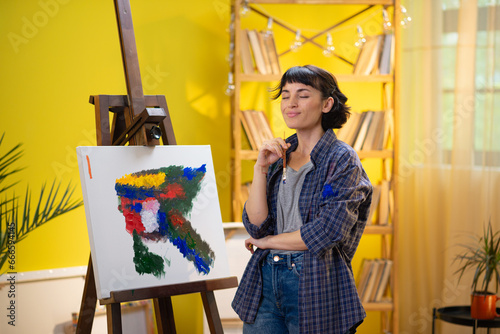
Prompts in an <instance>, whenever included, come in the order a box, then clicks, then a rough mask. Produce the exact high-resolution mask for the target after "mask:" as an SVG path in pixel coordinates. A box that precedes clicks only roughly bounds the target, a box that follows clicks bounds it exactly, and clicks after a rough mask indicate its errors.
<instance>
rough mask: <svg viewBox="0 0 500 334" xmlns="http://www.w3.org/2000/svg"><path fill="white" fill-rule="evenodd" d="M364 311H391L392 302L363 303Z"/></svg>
mask: <svg viewBox="0 0 500 334" xmlns="http://www.w3.org/2000/svg"><path fill="white" fill-rule="evenodd" d="M363 307H364V308H365V311H392V310H393V309H394V304H393V303H391V302H380V303H363Z"/></svg>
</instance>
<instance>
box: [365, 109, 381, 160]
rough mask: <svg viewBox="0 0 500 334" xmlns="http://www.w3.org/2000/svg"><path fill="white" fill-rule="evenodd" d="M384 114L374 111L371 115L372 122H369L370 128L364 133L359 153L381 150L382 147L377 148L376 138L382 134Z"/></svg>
mask: <svg viewBox="0 0 500 334" xmlns="http://www.w3.org/2000/svg"><path fill="white" fill-rule="evenodd" d="M383 122H384V112H383V111H374V112H373V115H372V120H371V122H370V126H369V128H368V131H367V133H366V137H365V140H364V141H363V146H362V147H361V151H371V150H381V149H382V147H379V145H378V143H377V142H376V140H377V136H379V137H380V136H383V133H384V123H383Z"/></svg>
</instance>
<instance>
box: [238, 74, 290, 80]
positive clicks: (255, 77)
mask: <svg viewBox="0 0 500 334" xmlns="http://www.w3.org/2000/svg"><path fill="white" fill-rule="evenodd" d="M239 78H240V81H260V82H266V81H280V80H281V74H258V73H254V74H244V73H241V75H240V76H239Z"/></svg>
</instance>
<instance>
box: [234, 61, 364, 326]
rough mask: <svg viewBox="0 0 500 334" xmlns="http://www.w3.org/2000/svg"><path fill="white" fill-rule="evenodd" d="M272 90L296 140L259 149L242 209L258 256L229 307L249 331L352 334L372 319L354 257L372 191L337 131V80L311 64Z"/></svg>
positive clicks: (249, 243) (341, 102)
mask: <svg viewBox="0 0 500 334" xmlns="http://www.w3.org/2000/svg"><path fill="white" fill-rule="evenodd" d="M275 92H276V94H275V96H274V97H273V98H274V99H277V98H279V97H280V96H281V112H282V114H283V118H284V120H285V123H286V125H287V126H288V127H289V128H291V129H295V130H296V134H294V135H293V136H291V137H289V138H287V139H286V141H285V140H283V139H282V138H275V139H272V140H269V141H266V142H264V143H263V144H262V146H261V147H260V148H259V154H258V158H257V161H256V163H255V166H254V178H253V181H252V186H251V189H250V194H249V198H248V200H247V202H246V204H245V208H244V210H243V223H244V225H245V227H246V229H247V231H248V233H249V234H250V236H251V238H249V239H248V240H246V241H245V246H246V247H247V248H248V249H249V250H250V251H251V252H252V254H253V255H252V257H251V259H250V261H249V262H248V265H247V268H246V270H245V273H244V275H243V277H242V280H241V282H240V285H239V287H238V290H237V292H236V295H235V298H234V300H233V303H232V306H233V308H234V310H235V311H236V313H238V315H239V316H240V318H241V319H242V320H243V321H244V325H243V333H258V334H265V333H272V334H279V333H303V334H305V333H321V334H325V333H339V334H343V333H355V332H356V327H357V326H358V325H359V324H360V323H361V322H362V321H363V319H364V317H365V316H366V314H365V312H364V309H363V307H362V305H361V301H360V300H359V297H358V294H357V290H356V286H355V283H354V278H353V275H352V267H351V259H352V257H353V255H354V252H355V251H356V248H357V246H358V243H359V239H360V238H361V235H362V233H363V230H364V228H365V224H366V220H367V217H368V210H369V207H370V202H371V193H372V186H371V183H370V181H369V179H368V177H367V176H366V173H365V171H364V170H363V167H362V165H361V163H360V161H359V158H358V156H357V154H356V152H355V151H354V150H353V149H352V148H351V147H350V146H348V145H347V144H345V143H343V142H341V141H339V140H337V138H336V136H335V134H334V132H333V131H332V128H340V127H341V126H342V125H343V124H344V123H345V122H346V121H347V118H348V115H349V107H347V106H346V105H345V102H346V101H347V98H346V97H345V95H344V94H342V92H341V91H340V90H339V88H338V86H337V82H336V80H335V78H334V77H333V75H331V74H330V73H329V72H327V71H325V70H323V69H320V68H318V67H315V66H311V65H307V66H297V67H292V68H290V69H289V70H288V71H286V73H285V74H284V75H283V77H282V78H281V82H280V84H279V85H278V86H277V87H276V89H275ZM285 155H286V157H285ZM284 158H286V160H285V161H286V165H285V166H283V159H284ZM284 167H286V169H285V168H284ZM284 170H286V172H285V173H286V174H285V175H286V176H284V174H283V171H284ZM254 246H255V247H256V249H255V251H254Z"/></svg>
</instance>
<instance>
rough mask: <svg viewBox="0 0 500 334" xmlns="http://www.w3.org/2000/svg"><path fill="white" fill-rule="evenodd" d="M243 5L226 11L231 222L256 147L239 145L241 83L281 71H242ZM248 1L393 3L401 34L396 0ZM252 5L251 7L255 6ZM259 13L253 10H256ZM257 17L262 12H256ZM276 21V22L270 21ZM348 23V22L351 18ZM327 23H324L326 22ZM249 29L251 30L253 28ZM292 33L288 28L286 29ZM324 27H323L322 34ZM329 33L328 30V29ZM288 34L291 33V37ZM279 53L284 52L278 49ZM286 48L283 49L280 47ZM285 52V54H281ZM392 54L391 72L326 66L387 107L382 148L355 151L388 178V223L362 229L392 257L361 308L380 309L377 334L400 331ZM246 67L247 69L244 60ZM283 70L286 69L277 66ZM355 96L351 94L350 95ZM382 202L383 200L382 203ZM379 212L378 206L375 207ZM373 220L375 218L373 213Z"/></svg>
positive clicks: (271, 79) (274, 0)
mask: <svg viewBox="0 0 500 334" xmlns="http://www.w3.org/2000/svg"><path fill="white" fill-rule="evenodd" d="M242 4H243V1H242V0H231V11H232V18H233V22H232V26H233V27H234V29H233V30H232V31H231V43H232V44H233V45H234V61H233V64H232V73H233V78H234V85H235V91H234V94H233V95H232V96H231V115H232V135H233V136H232V149H231V159H232V168H233V169H232V220H233V221H241V212H242V208H243V204H244V203H242V201H243V200H244V198H245V197H244V196H242V194H243V192H244V190H242V177H241V169H242V162H243V161H254V160H256V159H257V155H258V151H257V150H252V149H243V148H242V138H243V137H245V132H244V130H243V128H242V124H241V118H240V117H242V116H241V112H240V111H241V109H240V98H241V87H242V84H246V83H252V82H255V83H263V82H267V83H269V87H273V86H275V85H276V84H277V83H278V81H279V80H280V79H281V74H260V73H257V71H256V72H255V73H248V70H247V71H246V72H247V73H244V71H243V68H242V54H241V45H240V43H241V35H240V31H241V30H242V29H241V27H242V25H241V19H242V18H241V17H240V9H241V6H242ZM248 4H249V5H250V7H251V6H252V5H254V4H259V5H263V6H262V7H265V5H266V4H279V5H283V6H286V5H332V6H349V5H366V6H367V7H365V8H368V7H370V6H377V5H378V6H385V7H388V6H389V7H393V8H394V10H392V11H391V13H392V17H391V22H393V23H394V24H393V34H394V35H393V37H392V39H393V40H394V47H395V48H396V46H397V45H398V44H399V38H400V29H401V28H400V26H399V25H398V24H395V23H396V22H399V21H400V17H399V16H400V15H401V14H400V12H399V8H400V6H399V4H400V0H352V1H351V0H249V1H248ZM254 9H255V8H254ZM256 13H258V11H256ZM261 15H262V13H261ZM277 23H278V24H280V25H281V23H279V22H276V21H275V24H277ZM351 23H352V22H351ZM327 25H328V24H327ZM281 27H283V26H281ZM252 29H253V28H252ZM288 30H289V31H290V32H291V33H293V30H292V29H288ZM327 31H328V30H325V32H324V34H326V32H327ZM319 35H321V34H318V35H316V36H315V37H313V38H311V40H309V41H308V42H311V43H312V44H316V46H318V43H316V42H315V41H314V38H316V37H318V36H319ZM332 35H333V32H332ZM290 38H293V35H290ZM396 50H397V49H396ZM278 51H283V50H278ZM285 51H286V50H285ZM285 53H286V52H285ZM394 54H395V57H394V59H393V67H392V71H391V72H390V73H391V74H385V75H379V74H370V75H354V74H351V73H340V74H339V73H336V71H335V69H330V68H327V70H330V71H331V72H332V73H333V74H334V75H335V77H336V79H337V81H338V82H339V83H340V84H342V83H344V82H352V83H358V82H359V83H370V84H373V85H379V86H380V87H382V89H381V90H380V91H381V96H382V100H383V101H384V110H385V111H386V115H387V113H388V111H389V110H391V112H390V113H389V114H390V117H389V118H388V119H387V120H386V121H387V122H390V124H391V126H390V130H389V131H390V136H389V139H387V142H385V143H384V148H383V149H377V150H359V151H357V153H358V156H359V158H360V159H361V160H362V161H364V160H365V159H378V160H380V161H381V162H382V164H381V165H382V166H383V167H382V179H390V193H389V195H388V196H389V202H390V205H389V206H390V208H389V209H387V210H388V213H387V212H386V214H387V215H388V217H389V218H388V223H387V224H377V223H376V222H373V223H370V224H368V225H367V226H366V228H365V232H364V234H365V235H372V236H377V237H379V238H380V240H381V257H382V258H385V259H390V260H391V261H392V268H391V274H390V280H389V291H390V292H389V294H388V295H385V296H384V298H383V301H382V302H367V303H363V306H364V308H365V310H366V311H369V312H372V311H376V312H380V313H381V329H380V333H385V332H390V333H393V334H397V333H398V332H399V325H398V323H399V307H398V300H399V293H398V280H397V277H396V273H397V268H398V250H397V233H398V230H397V226H398V205H397V201H396V199H397V189H398V184H397V178H396V177H392V175H397V173H398V162H397V161H398V149H399V146H398V137H399V130H398V127H397V126H395V125H396V124H397V120H398V115H399V105H400V103H399V99H398V96H399V94H398V90H399V82H400V77H399V72H400V71H399V70H398V68H399V63H400V61H399V59H398V58H399V57H398V53H397V52H395V53H394ZM246 61H247V64H246V65H247V69H248V60H246ZM281 69H282V71H284V70H285V68H283V67H282V68H281ZM354 98H355V97H352V99H354ZM384 204H386V205H387V203H384ZM379 210H380V209H379ZM375 218H377V217H375Z"/></svg>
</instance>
